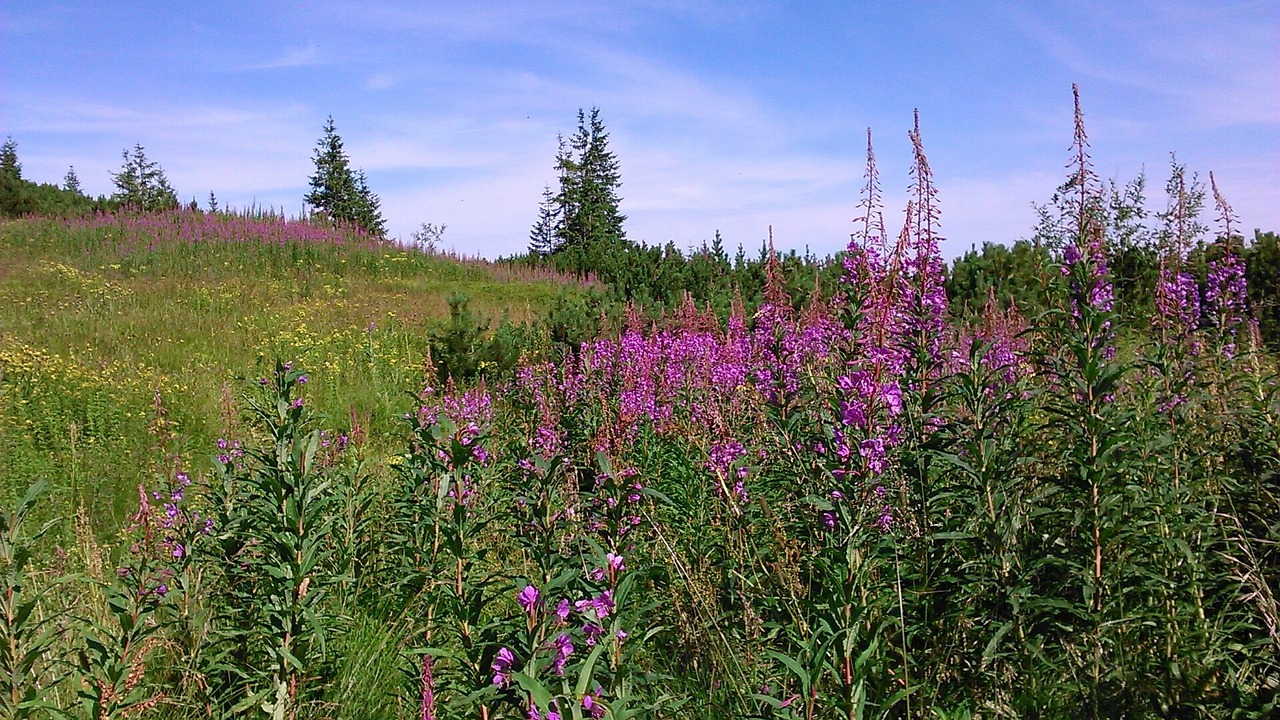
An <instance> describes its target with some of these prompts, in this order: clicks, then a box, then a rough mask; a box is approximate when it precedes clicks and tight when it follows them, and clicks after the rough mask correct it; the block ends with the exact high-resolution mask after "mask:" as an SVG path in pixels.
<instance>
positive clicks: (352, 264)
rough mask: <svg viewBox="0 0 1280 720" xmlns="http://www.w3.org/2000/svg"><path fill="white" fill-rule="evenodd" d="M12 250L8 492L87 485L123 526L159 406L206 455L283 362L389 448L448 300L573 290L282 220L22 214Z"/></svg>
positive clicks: (490, 304) (334, 410)
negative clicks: (35, 485)
mask: <svg viewBox="0 0 1280 720" xmlns="http://www.w3.org/2000/svg"><path fill="white" fill-rule="evenodd" d="M0 257H3V258H4V261H3V262H2V263H0V308H3V309H2V310H0V488H3V493H4V494H5V498H6V500H8V499H10V496H12V495H13V494H14V493H19V492H21V489H22V488H25V487H26V486H27V485H28V484H29V483H30V482H31V481H32V480H34V479H36V478H47V479H49V480H51V481H52V483H53V485H54V486H55V487H56V488H62V489H65V490H67V491H71V490H72V489H74V494H75V495H78V496H79V497H81V498H82V499H83V500H84V502H85V503H86V507H87V509H88V510H89V511H90V515H91V517H93V518H94V522H95V525H96V526H97V527H98V528H99V530H106V529H114V528H118V527H120V526H121V524H122V521H123V519H124V518H125V517H126V513H127V508H128V507H129V504H130V503H131V502H132V501H133V488H134V487H135V486H136V485H137V484H138V483H139V482H143V481H144V480H147V479H149V477H150V474H149V473H150V472H151V470H150V468H151V467H152V466H153V465H155V464H156V463H157V462H159V461H160V459H161V457H162V455H163V453H162V452H161V451H160V450H159V449H157V448H156V447H154V445H155V442H156V433H155V432H148V427H149V426H151V425H153V424H154V423H155V422H156V420H157V418H158V417H160V416H161V415H163V416H164V417H166V418H167V420H166V422H168V423H169V431H170V432H171V433H172V434H174V440H173V442H174V444H175V446H174V447H171V448H168V449H167V452H169V453H178V454H181V455H182V456H183V457H185V458H187V459H188V461H189V462H192V461H202V459H203V458H204V457H205V456H208V455H210V454H211V453H212V452H213V447H214V443H215V441H216V439H217V438H218V437H220V436H222V435H223V434H224V433H225V432H226V431H227V430H228V429H229V428H228V425H229V424H232V423H234V422H235V421H236V420H235V411H234V405H235V404H236V402H237V400H238V398H239V395H240V394H241V392H242V390H243V385H242V384H241V383H240V382H239V380H238V379H237V378H240V377H244V376H250V377H252V376H255V375H256V374H260V373H261V372H262V371H263V369H264V368H265V367H267V366H268V365H269V364H270V363H271V362H272V361H273V360H274V358H276V357H280V358H284V359H292V360H297V361H300V362H301V363H303V364H305V366H306V367H307V368H308V370H309V371H310V372H311V376H312V380H313V385H312V396H311V397H312V402H313V403H314V404H315V406H316V407H317V409H319V410H320V411H321V412H322V413H325V414H327V415H329V416H331V417H334V418H335V419H336V418H343V421H342V424H343V425H350V424H351V423H353V422H354V423H359V424H361V425H362V426H363V427H364V428H365V429H366V431H368V433H367V434H368V435H369V437H371V438H374V439H375V445H374V447H375V450H376V443H377V442H378V441H381V442H386V438H388V437H390V436H391V434H392V433H393V428H392V424H393V423H394V419H395V418H396V417H398V416H399V415H400V413H401V412H403V410H404V409H407V408H408V407H409V406H410V399H409V397H408V395H407V393H408V392H409V391H413V390H415V389H416V388H418V387H419V386H420V385H421V377H422V372H423V361H424V357H425V353H426V350H427V344H428V336H429V332H430V330H431V329H432V327H433V326H434V324H436V323H438V322H439V321H440V319H441V318H443V317H446V316H447V315H448V299H449V298H450V297H451V296H453V295H455V294H457V293H461V294H464V295H466V296H467V297H468V298H469V301H470V308H471V310H472V311H473V312H475V313H476V314H477V315H478V316H480V317H481V318H487V319H489V320H491V321H493V322H494V324H496V323H497V321H500V320H501V319H502V318H504V317H505V318H507V319H509V320H510V321H511V322H514V323H521V322H526V321H532V320H533V319H535V318H536V317H538V316H539V315H540V314H545V311H546V309H547V307H548V305H549V304H550V303H551V302H553V301H554V299H555V298H556V297H557V295H558V294H559V293H561V292H562V291H564V290H565V288H566V287H568V289H569V291H570V292H576V291H577V289H576V288H577V287H578V286H577V285H574V284H571V283H569V282H568V281H566V280H564V279H562V278H558V277H555V276H552V275H549V274H547V275H542V276H537V275H534V274H533V273H531V272H530V271H527V270H526V271H520V272H518V273H517V272H516V271H514V270H510V269H507V268H504V267H502V266H496V265H492V264H488V263H484V262H482V261H461V260H458V259H456V258H450V257H446V256H442V255H436V254H428V253H423V252H418V251H415V250H412V249H407V248H403V247H400V246H397V245H394V244H388V243H384V242H380V241H375V240H371V239H369V238H365V237H360V236H358V235H352V234H349V233H343V232H336V231H333V230H329V229H326V228H322V227H319V226H314V225H310V224H307V223H303V222H297V221H286V220H283V219H280V218H274V217H270V216H265V217H263V216H257V217H254V216H228V215H210V214H201V213H184V212H178V213H170V214H165V215H159V216H150V217H142V216H119V217H115V216H100V217H98V218H95V219H89V220H74V221H54V220H18V221H9V222H5V223H4V224H2V225H0ZM153 430H154V428H153ZM192 464H193V465H196V466H198V467H202V466H203V465H204V463H203V462H192ZM57 495H58V496H59V497H60V499H61V500H62V502H63V503H66V504H65V505H64V506H63V507H65V508H70V507H71V503H70V498H71V497H72V495H71V493H70V492H59V493H57Z"/></svg>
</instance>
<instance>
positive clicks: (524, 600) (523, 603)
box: [516, 585, 538, 615]
mask: <svg viewBox="0 0 1280 720" xmlns="http://www.w3.org/2000/svg"><path fill="white" fill-rule="evenodd" d="M516 601H517V602H519V603H520V607H522V608H524V611H525V612H527V613H529V614H530V615H533V614H534V612H535V611H537V609H538V588H536V587H534V586H532V585H525V586H524V589H523V590H521V591H520V594H519V595H517V596H516Z"/></svg>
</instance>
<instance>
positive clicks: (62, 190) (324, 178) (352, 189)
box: [0, 116, 387, 237]
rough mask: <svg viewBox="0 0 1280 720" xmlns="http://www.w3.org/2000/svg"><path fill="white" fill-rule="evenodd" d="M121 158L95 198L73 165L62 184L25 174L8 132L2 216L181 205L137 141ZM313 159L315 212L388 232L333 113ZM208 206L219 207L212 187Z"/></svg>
mask: <svg viewBox="0 0 1280 720" xmlns="http://www.w3.org/2000/svg"><path fill="white" fill-rule="evenodd" d="M122 159H123V164H122V165H121V167H120V170H119V171H117V172H114V173H112V174H111V181H112V183H113V184H114V185H115V188H116V191H115V192H114V193H112V194H111V195H105V196H99V197H97V198H93V197H90V196H88V195H87V194H85V192H84V189H83V187H82V186H81V184H80V178H79V176H78V175H77V174H76V171H75V167H74V166H73V167H71V168H69V169H68V170H67V174H66V177H64V178H63V181H62V185H61V186H59V185H54V184H51V183H36V182H32V181H30V180H27V179H25V178H24V177H23V176H22V164H21V162H19V160H18V144H17V143H16V142H14V140H13V138H12V137H10V138H9V139H8V140H7V141H6V142H5V143H4V145H3V146H2V147H0V216H3V217H18V216H21V215H52V216H61V215H79V214H87V213H93V212H110V211H114V210H118V209H128V210H132V211H135V212H161V211H165V210H174V209H177V208H178V207H179V206H180V203H179V202H178V196H177V193H176V192H175V191H174V189H173V187H172V186H171V185H170V184H169V180H168V178H167V177H166V176H165V173H164V169H163V168H161V167H160V163H158V162H156V161H154V160H152V159H150V158H148V157H147V154H146V150H145V148H143V146H142V145H141V144H137V145H134V147H133V150H132V151H130V150H125V151H123V153H122ZM313 160H314V162H315V168H316V171H315V174H314V175H312V176H311V177H310V184H311V190H310V192H308V193H307V195H306V196H305V197H304V198H303V202H304V203H306V205H307V206H308V207H310V208H311V210H312V212H313V213H314V214H316V215H318V216H319V217H322V218H325V219H327V220H329V221H331V222H335V223H339V224H343V225H348V226H352V227H355V228H358V229H360V230H362V231H364V232H367V233H369V234H371V235H376V236H379V237H382V236H385V235H386V232H387V226H386V220H385V219H384V218H383V217H382V211H381V208H380V204H381V203H380V200H379V198H378V196H377V195H376V194H375V193H374V192H373V191H372V190H370V188H369V182H368V178H367V177H366V175H365V173H364V171H363V170H354V169H352V167H351V161H350V159H349V158H348V157H347V154H346V151H345V150H344V149H343V143H342V138H341V137H339V135H338V132H337V128H336V127H335V125H334V122H333V116H329V118H328V119H327V120H326V121H325V125H324V134H323V136H322V137H321V138H320V140H319V141H318V142H317V144H316V150H315V155H314V156H313ZM188 207H190V208H191V209H193V210H194V209H197V208H198V207H199V205H198V203H196V201H195V200H194V199H192V200H191V202H190V203H189V205H188ZM208 209H209V211H210V212H218V211H219V210H220V209H221V208H219V206H218V199H217V197H216V196H215V195H214V194H213V193H212V192H210V193H209V201H208Z"/></svg>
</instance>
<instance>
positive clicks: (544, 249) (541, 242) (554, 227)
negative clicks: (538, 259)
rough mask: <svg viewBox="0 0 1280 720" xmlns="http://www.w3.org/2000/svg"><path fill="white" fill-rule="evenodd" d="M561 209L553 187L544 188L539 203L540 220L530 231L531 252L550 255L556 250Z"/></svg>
mask: <svg viewBox="0 0 1280 720" xmlns="http://www.w3.org/2000/svg"><path fill="white" fill-rule="evenodd" d="M561 217H562V216H561V214H560V208H559V206H558V205H557V204H556V196H555V194H554V193H552V192H551V186H550V185H547V186H546V187H544V188H542V202H540V203H538V220H537V222H535V223H534V224H533V229H532V230H530V231H529V252H530V254H533V255H548V254H550V253H551V252H552V251H553V250H555V248H556V233H557V231H558V230H559V229H560V220H561Z"/></svg>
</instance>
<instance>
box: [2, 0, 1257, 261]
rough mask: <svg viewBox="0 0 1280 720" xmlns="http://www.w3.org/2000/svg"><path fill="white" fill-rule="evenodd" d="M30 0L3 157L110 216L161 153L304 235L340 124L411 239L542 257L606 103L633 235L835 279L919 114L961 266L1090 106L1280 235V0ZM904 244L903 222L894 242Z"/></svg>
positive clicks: (1028, 190)
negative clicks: (554, 197)
mask: <svg viewBox="0 0 1280 720" xmlns="http://www.w3.org/2000/svg"><path fill="white" fill-rule="evenodd" d="M196 7H197V4H193V3H175V2H142V1H137V2H129V3H123V2H101V1H100V0H97V1H94V2H57V1H56V0H40V1H38V2H33V1H28V0H16V1H14V0H10V2H8V3H6V4H5V6H4V8H3V9H0V135H11V136H12V137H13V138H14V140H16V141H17V142H18V152H19V159H20V160H21V161H22V164H23V170H24V175H25V176H26V177H28V178H30V179H34V180H37V181H46V182H60V181H61V179H62V177H63V176H64V174H65V173H66V170H67V167H68V166H70V165H74V166H75V168H76V171H77V174H78V175H79V177H80V179H81V181H82V183H83V185H84V186H85V188H86V190H87V191H89V192H91V193H95V194H96V193H108V192H110V191H111V190H112V185H111V180H110V175H109V173H110V172H111V171H113V170H116V169H118V168H119V166H120V164H121V159H120V153H121V151H122V150H123V149H124V148H126V147H132V146H133V145H134V143H141V144H143V145H144V146H145V147H146V149H147V154H148V156H149V157H151V158H152V159H154V160H157V161H159V162H160V163H161V165H162V166H163V168H164V169H165V171H166V173H167V175H168V177H169V180H170V182H171V184H172V185H173V186H174V187H175V189H176V190H177V191H178V194H179V196H180V197H182V198H183V199H189V198H192V197H196V198H199V199H200V200H201V202H202V203H203V202H204V200H205V199H206V198H207V197H208V194H209V191H210V190H213V191H215V192H216V193H217V195H218V197H219V198H220V200H221V201H223V202H224V203H230V204H231V205H234V206H245V205H248V204H250V203H257V204H258V205H262V206H274V207H276V208H283V209H284V210H285V211H287V212H289V213H291V214H292V213H297V212H299V211H300V210H301V208H302V200H301V198H302V196H303V194H304V193H305V192H306V190H307V178H308V176H309V175H310V174H311V172H312V170H313V165H312V159H311V158H312V151H313V148H314V146H315V143H316V140H317V139H318V138H319V136H320V134H321V128H322V126H323V124H324V120H325V117H326V116H327V115H329V114H332V115H333V117H334V120H335V122H336V124H337V128H338V132H339V134H340V135H341V136H342V137H343V139H344V141H345V143H346V147H347V151H348V154H349V155H350V156H351V159H352V163H353V165H355V166H356V167H360V168H363V169H364V170H365V171H366V172H367V173H368V176H369V184H370V186H371V187H372V189H373V190H374V191H375V192H377V193H379V194H380V196H381V198H382V206H383V211H384V214H385V215H386V216H387V219H388V221H389V225H390V228H391V231H392V234H393V235H398V236H402V237H406V238H407V237H408V235H409V233H410V232H412V230H413V229H414V228H416V227H417V226H418V225H419V223H422V222H433V223H444V224H446V225H447V226H448V230H447V231H446V234H445V243H446V245H449V246H452V247H454V248H456V249H457V250H459V251H461V252H465V253H469V254H482V255H486V256H491V257H492V256H496V255H499V254H510V253H513V252H518V251H520V250H522V249H523V248H524V246H525V244H526V243H527V238H528V231H529V227H530V225H531V224H532V223H533V221H534V219H535V217H536V214H537V205H538V200H539V198H540V196H541V192H542V188H543V186H544V185H545V184H549V183H553V182H554V180H555V176H554V173H553V170H552V162H553V157H554V154H555V149H556V136H557V134H558V133H564V134H566V135H568V134H571V133H572V131H573V130H574V128H575V126H576V115H577V111H578V109H579V108H590V107H593V106H598V107H600V108H601V115H602V118H603V120H604V122H605V125H606V127H607V129H608V131H609V132H610V146H611V148H612V149H613V150H614V152H615V153H616V155H617V156H618V159H619V162H620V165H621V170H622V180H623V186H622V190H621V194H622V196H623V202H622V210H623V212H624V213H625V214H626V215H627V216H628V221H627V226H626V227H627V232H628V234H629V236H630V237H632V238H633V239H636V240H640V241H644V242H647V243H665V242H667V241H669V240H670V241H674V242H675V243H676V244H677V246H680V247H689V246H691V245H694V244H698V243H700V242H701V241H703V240H706V239H709V238H710V237H711V236H712V234H713V233H714V232H715V231H716V230H717V229H718V230H720V231H721V233H722V234H723V236H724V238H725V240H726V241H727V243H728V245H729V246H730V247H735V246H736V245H738V244H739V243H741V244H744V245H745V246H746V247H747V248H748V249H749V250H754V248H756V247H759V243H760V241H761V239H762V238H764V236H765V235H766V233H767V229H768V227H769V226H770V225H772V226H773V232H774V237H775V241H776V243H777V245H779V246H780V247H787V248H799V249H803V248H805V247H808V248H810V249H812V250H813V251H814V252H815V253H819V254H826V253H830V252H833V251H835V250H838V249H840V248H841V247H842V246H843V245H844V243H845V242H846V241H847V240H848V234H849V232H850V231H851V230H852V224H851V222H850V220H851V218H852V217H853V215H854V214H855V213H856V209H855V205H856V203H857V201H858V190H859V188H860V187H861V185H862V172H863V163H864V152H865V132H866V128H867V127H871V128H872V130H873V132H874V134H875V139H876V151H877V156H878V158H879V163H880V167H881V174H882V178H883V182H884V186H885V196H886V203H887V205H888V207H887V217H889V218H891V219H896V218H898V217H900V212H901V206H902V204H903V201H904V198H905V188H906V186H907V183H908V177H907V172H906V170H907V167H908V164H909V160H910V146H909V144H908V141H907V135H906V134H907V130H908V129H909V127H910V125H911V113H912V110H913V109H914V108H919V110H920V114H921V127H922V135H923V138H924V144H925V149H926V151H927V153H928V155H929V159H930V163H931V165H932V167H933V170H934V174H935V180H936V183H937V185H938V188H939V197H940V201H941V207H942V212H943V215H942V226H943V227H942V229H943V234H944V235H946V236H947V238H948V239H947V241H946V243H945V244H944V246H943V252H944V254H946V255H948V256H955V255H957V254H959V253H961V252H963V251H964V250H966V249H967V248H968V247H969V246H970V245H972V244H979V245H980V244H981V243H982V242H984V241H997V242H1011V241H1013V240H1015V239H1017V238H1019V237H1025V236H1027V235H1028V234H1029V232H1030V228H1031V225H1032V223H1033V221H1034V214H1033V211H1032V209H1031V204H1032V203H1033V202H1044V201H1045V200H1047V199H1048V198H1049V196H1050V195H1051V193H1052V191H1053V188H1054V187H1055V186H1056V185H1057V184H1058V183H1059V182H1060V181H1061V180H1062V178H1063V177H1064V174H1065V170H1064V166H1065V163H1066V161H1067V158H1068V148H1069V145H1070V143H1071V128H1072V125H1071V122H1072V117H1071V83H1072V82H1078V83H1079V84H1080V87H1081V92H1082V98H1083V104H1084V110H1085V117H1086V123H1087V127H1088V131H1089V135H1090V139H1091V141H1092V143H1093V155H1094V161H1095V164H1096V168H1097V170H1098V172H1099V173H1100V174H1101V175H1102V176H1103V177H1104V178H1108V179H1116V180H1119V181H1121V182H1123V181H1126V180H1128V179H1130V178H1132V177H1133V176H1135V175H1136V174H1138V173H1139V172H1141V171H1142V170H1143V169H1144V168H1145V170H1146V172H1147V174H1148V176H1149V188H1150V198H1149V199H1150V205H1151V207H1152V209H1154V210H1158V209H1161V208H1163V205H1164V198H1163V186H1164V181H1165V179H1166V178H1167V174H1168V164H1169V153H1170V152H1171V151H1176V152H1177V154H1178V158H1179V160H1180V161H1182V162H1184V163H1185V164H1186V165H1187V166H1188V168H1189V169H1191V170H1193V171H1197V172H1199V173H1200V174H1201V176H1202V177H1203V178H1206V179H1207V174H1208V172H1209V171H1210V170H1213V171H1214V173H1215V176H1216V177H1217V178H1218V181H1219V186H1220V187H1221V189H1222V191H1223V193H1224V194H1225V195H1226V196H1227V199H1228V200H1229V201H1230V202H1231V203H1232V204H1233V206H1234V207H1235V209H1236V211H1237V214H1238V215H1239V216H1240V218H1241V221H1242V224H1243V226H1244V227H1245V228H1246V229H1251V228H1254V227H1260V228H1262V229H1264V230H1280V45H1278V44H1277V40H1276V38H1277V37H1280V4H1277V3H1276V2H1274V0H1269V1H1265V2H1202V3H1184V2H1168V1H1164V2H1161V1H1156V2H1114V1H1111V2H1071V3H1058V2H1026V3H1016V2H999V1H993V2H981V3H959V2H954V3H953V2H932V3H929V2H867V3H854V2H754V1H752V0H738V1H736V2H697V1H696V0H695V1H689V2H674V1H664V0H654V1H653V2H626V3H624V2H600V1H599V0H596V1H595V2H572V1H565V2H554V3H541V2H506V3H499V2H492V3H483V2H457V1H456V0H455V1H454V2H444V3H435V2H378V1H373V2H342V1H338V0H317V1H315V2H270V3H261V2H222V3H217V4H215V5H206V6H203V8H201V9H193V8H196ZM890 224H892V220H891V223H890Z"/></svg>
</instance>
